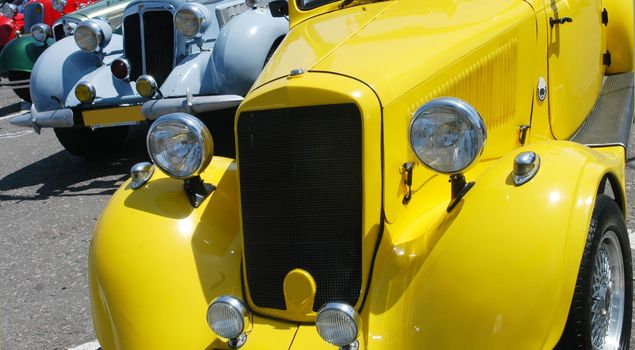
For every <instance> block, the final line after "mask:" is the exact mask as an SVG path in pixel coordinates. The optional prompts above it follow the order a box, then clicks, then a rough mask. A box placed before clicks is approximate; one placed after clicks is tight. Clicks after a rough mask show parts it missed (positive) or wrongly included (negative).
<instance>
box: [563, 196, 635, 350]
mask: <svg viewBox="0 0 635 350" xmlns="http://www.w3.org/2000/svg"><path fill="white" fill-rule="evenodd" d="M630 248H631V247H630V243H629V240H628V231H627V230H626V223H625V222H624V214H623V212H622V210H621V209H620V207H619V206H618V205H617V203H616V202H615V201H614V200H613V199H612V198H610V197H608V196H606V195H604V194H601V195H599V196H598V197H597V200H596V202H595V208H594V210H593V214H592V216H591V222H590V225H589V232H588V234H587V237H586V242H585V246H584V251H583V252H582V260H581V261H580V269H579V271H578V278H577V280H576V285H575V290H574V292H573V298H572V301H571V308H570V309H569V315H568V318H567V323H566V325H565V328H564V331H563V332H562V336H561V338H560V341H559V342H558V344H557V346H556V349H567V350H568V349H579V350H584V349H590V350H628V349H629V343H630V335H631V316H632V309H631V305H632V301H633V295H632V294H633V272H632V263H631V249H630Z"/></svg>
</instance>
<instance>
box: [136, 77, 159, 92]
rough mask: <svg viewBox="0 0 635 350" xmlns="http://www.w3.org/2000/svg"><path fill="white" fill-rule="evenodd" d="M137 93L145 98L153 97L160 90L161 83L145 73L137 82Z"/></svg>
mask: <svg viewBox="0 0 635 350" xmlns="http://www.w3.org/2000/svg"><path fill="white" fill-rule="evenodd" d="M135 87H136V88H137V93H139V95H141V96H143V97H145V98H152V97H154V95H156V93H157V91H158V90H159V84H157V81H156V80H154V78H153V77H152V76H151V75H147V74H144V75H142V76H140V77H139V78H137V81H136V83H135Z"/></svg>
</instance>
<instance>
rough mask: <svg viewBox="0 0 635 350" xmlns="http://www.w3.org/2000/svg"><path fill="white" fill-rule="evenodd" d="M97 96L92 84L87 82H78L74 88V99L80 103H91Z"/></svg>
mask: <svg viewBox="0 0 635 350" xmlns="http://www.w3.org/2000/svg"><path fill="white" fill-rule="evenodd" d="M96 96H97V92H96V91H95V87H94V86H93V84H91V83H89V82H87V81H80V82H79V83H77V86H75V97H77V99H78V100H79V102H81V103H91V102H93V101H94V100H95V97H96Z"/></svg>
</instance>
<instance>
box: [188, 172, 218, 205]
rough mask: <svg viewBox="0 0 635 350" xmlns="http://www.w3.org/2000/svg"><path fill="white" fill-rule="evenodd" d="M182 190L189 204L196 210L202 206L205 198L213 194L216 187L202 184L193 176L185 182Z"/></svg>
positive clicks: (199, 179) (201, 180) (198, 178)
mask: <svg viewBox="0 0 635 350" xmlns="http://www.w3.org/2000/svg"><path fill="white" fill-rule="evenodd" d="M183 188H185V193H187V199H189V200H190V204H192V206H193V207H194V208H198V207H200V206H201V204H203V201H204V200H205V198H207V197H208V196H209V195H210V194H212V192H214V190H215V189H216V186H214V185H212V184H208V183H205V182H203V179H201V177H200V176H194V177H191V178H189V179H187V180H185V183H184V184H183Z"/></svg>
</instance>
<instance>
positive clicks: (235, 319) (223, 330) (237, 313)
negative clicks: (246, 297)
mask: <svg viewBox="0 0 635 350" xmlns="http://www.w3.org/2000/svg"><path fill="white" fill-rule="evenodd" d="M207 324H208V325H209V327H210V328H211V329H212V331H214V333H216V335H218V336H219V337H221V338H225V339H235V338H238V337H240V336H241V335H242V334H243V333H244V332H245V329H247V327H249V311H247V308H246V307H245V304H243V303H242V302H241V301H240V300H238V299H236V298H234V297H232V296H229V295H223V296H220V297H218V298H216V299H214V301H212V303H211V304H209V307H208V308H207Z"/></svg>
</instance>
